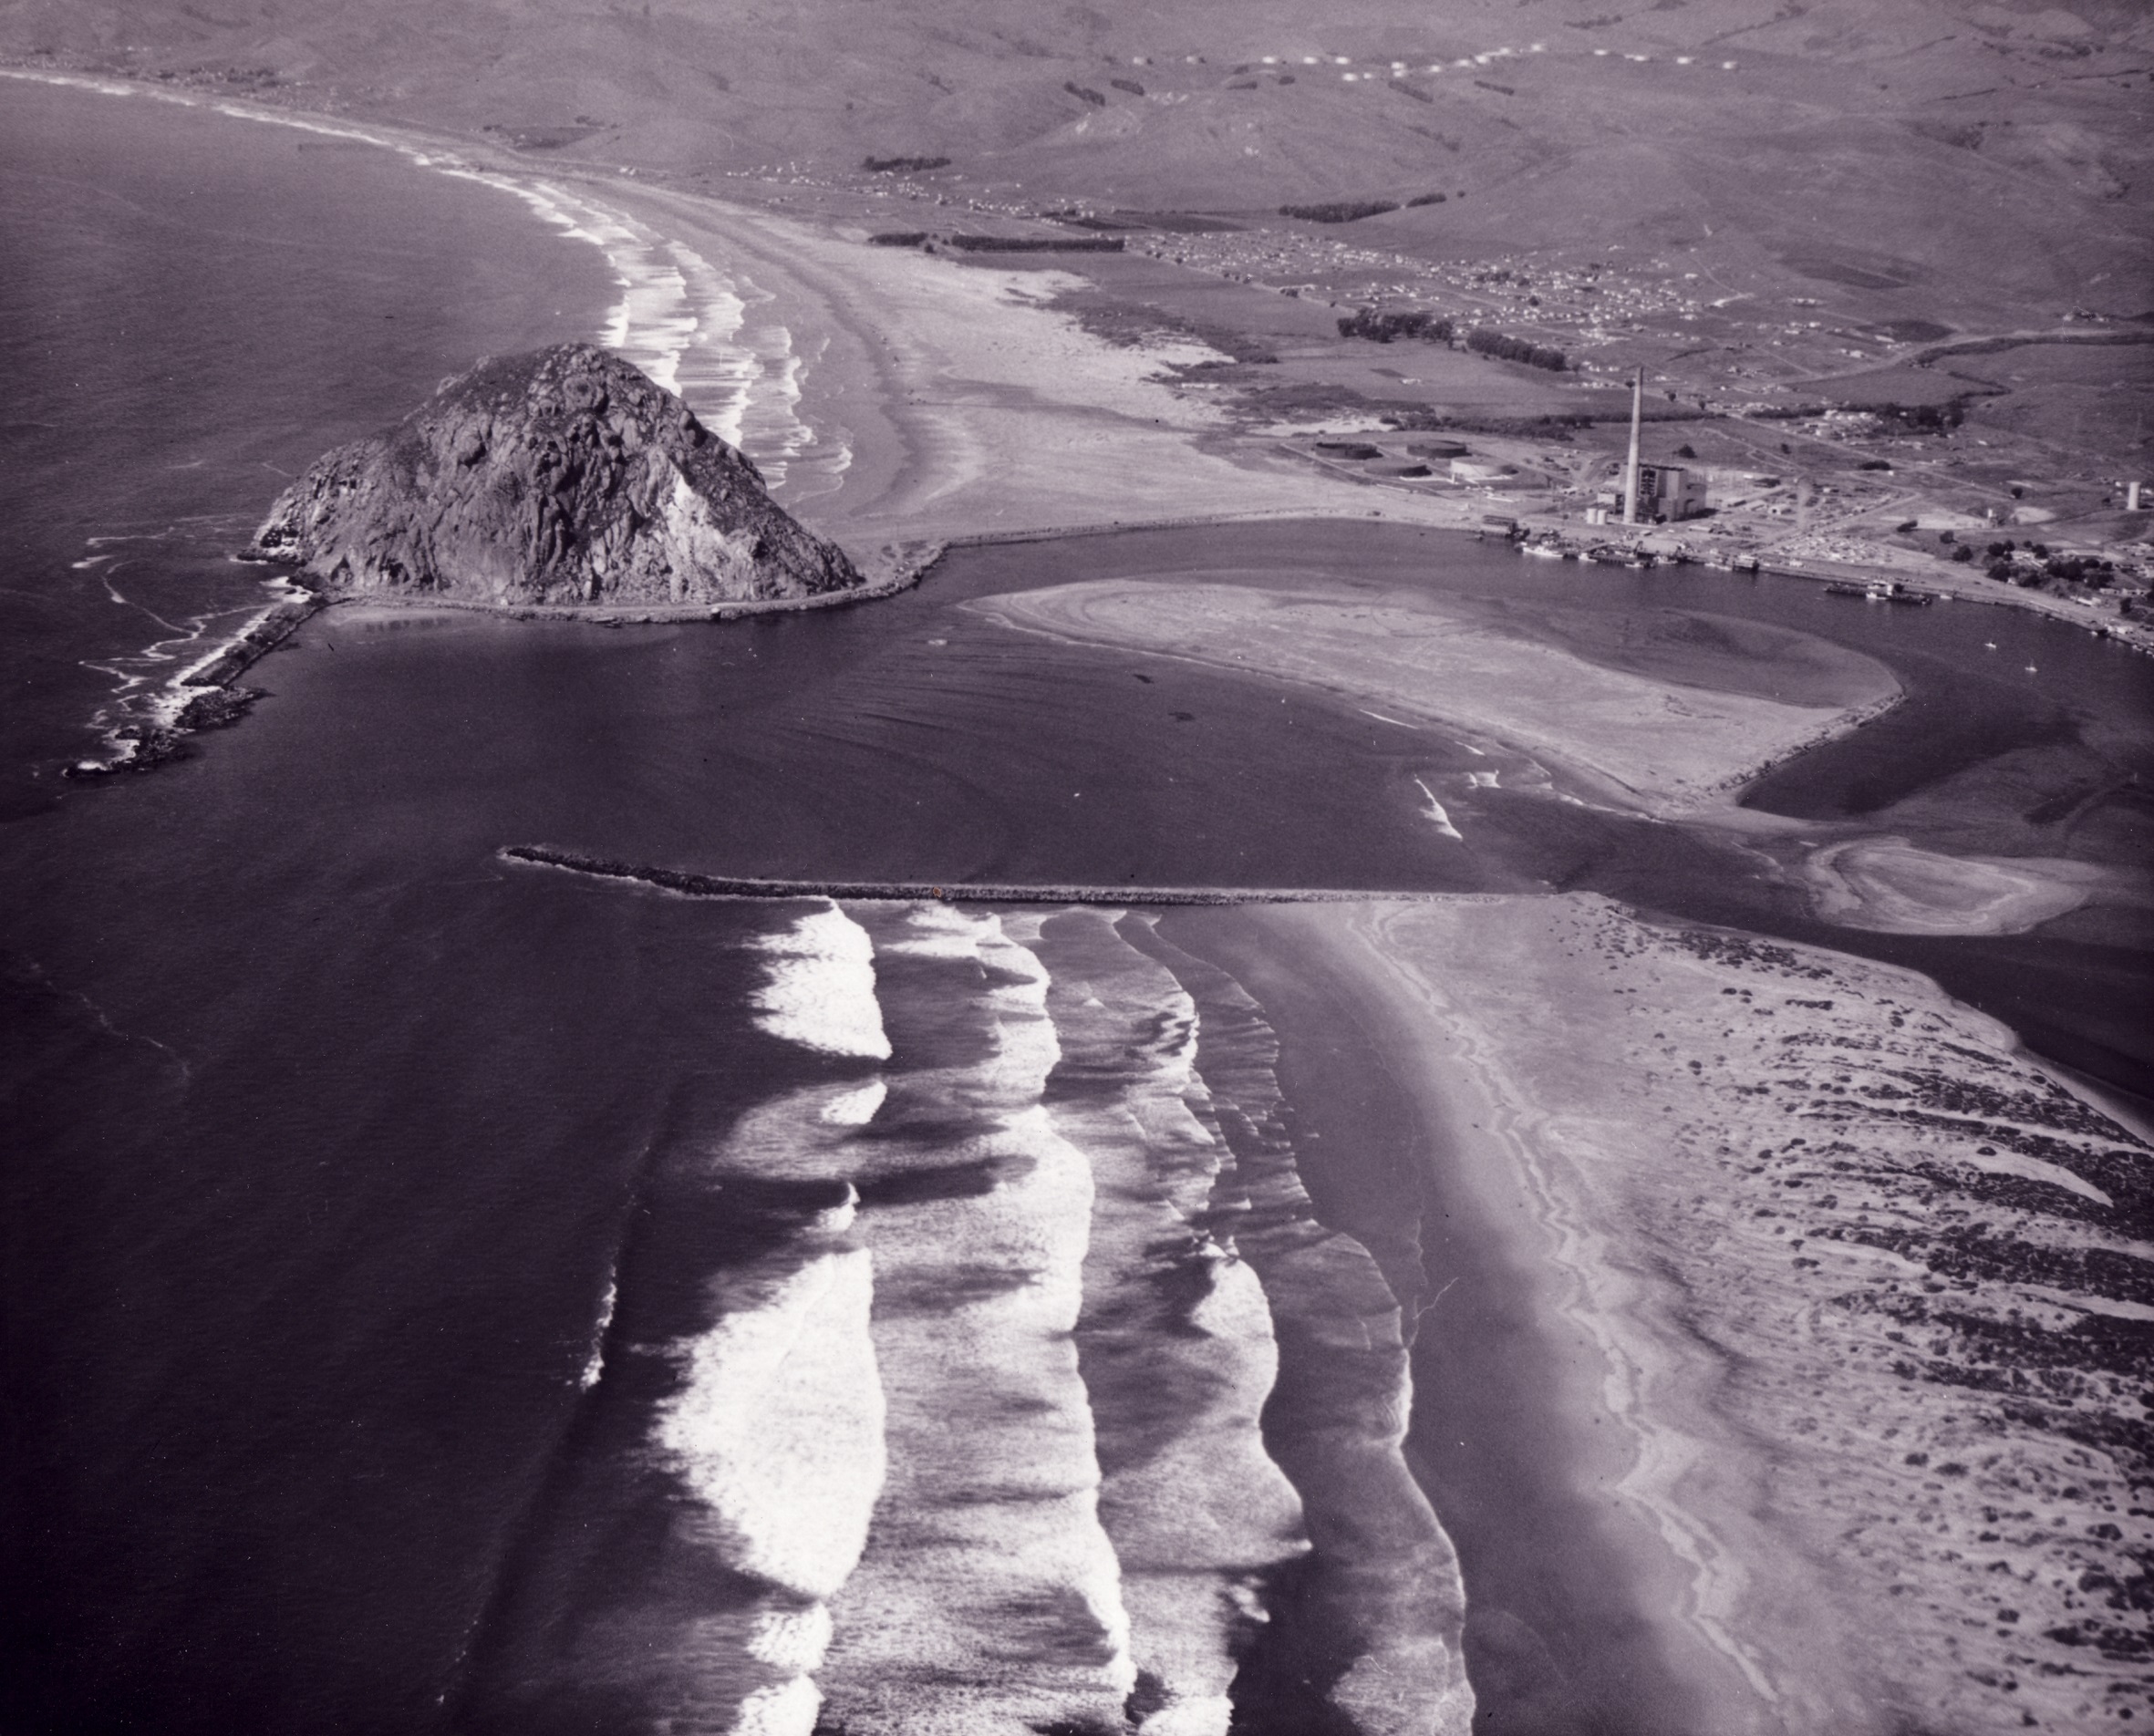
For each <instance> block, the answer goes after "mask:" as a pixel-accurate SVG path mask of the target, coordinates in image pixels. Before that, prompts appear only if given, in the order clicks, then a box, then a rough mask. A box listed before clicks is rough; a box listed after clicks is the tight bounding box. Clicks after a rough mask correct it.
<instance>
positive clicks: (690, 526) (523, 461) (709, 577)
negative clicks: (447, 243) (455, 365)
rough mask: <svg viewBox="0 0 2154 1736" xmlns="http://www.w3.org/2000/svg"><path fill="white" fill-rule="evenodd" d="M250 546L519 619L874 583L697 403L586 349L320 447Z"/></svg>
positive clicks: (356, 586) (488, 366) (493, 369)
mask: <svg viewBox="0 0 2154 1736" xmlns="http://www.w3.org/2000/svg"><path fill="white" fill-rule="evenodd" d="M248 553H250V554H251V555H253V556H254V557H255V558H257V559H261V560H271V561H290V562H294V563H296V564H297V565H298V566H299V567H300V568H301V569H302V570H303V571H305V573H310V574H312V575H313V576H314V577H315V578H316V579H318V580H320V581H322V582H323V583H324V584H327V585H330V586H334V587H337V588H341V589H347V590H356V591H378V592H384V593H392V594H393V593H401V594H424V595H432V596H441V597H453V598H459V599H463V600H468V601H471V602H477V603H494V604H507V605H512V606H513V605H517V604H604V603H613V602H617V603H622V604H665V603H678V604H697V603H719V602H738V601H743V600H751V599H759V598H771V599H775V598H785V597H804V596H813V595H816V594H822V593H824V592H831V591H842V590H846V589H849V588H851V587H853V586H855V585H858V584H862V583H864V581H863V580H862V577H861V575H860V573H859V572H858V570H857V569H855V568H854V565H853V563H852V562H851V561H849V560H847V559H846V558H845V554H844V551H843V550H842V549H839V548H837V547H836V546H835V545H834V544H833V543H830V542H824V541H823V539H822V538H821V537H818V536H816V535H814V534H813V532H809V531H807V530H804V529H803V528H802V527H801V525H800V524H798V523H797V522H794V520H793V519H792V516H791V515H790V514H789V513H787V512H786V511H785V510H784V509H783V508H782V507H781V506H779V505H778V504H777V503H776V502H775V501H772V499H771V497H770V495H769V494H768V493H766V492H765V491H764V489H763V481H762V477H761V474H760V473H759V472H758V471H757V470H756V468H755V466H754V465H753V464H752V463H751V462H750V461H749V460H748V459H747V458H746V457H744V456H743V455H742V454H741V453H740V452H738V451H736V450H735V449H733V448H731V447H730V446H728V445H727V444H726V443H725V442H724V441H723V440H721V439H719V438H718V437H717V436H716V435H714V434H712V433H710V432H709V430H708V429H705V428H704V427H703V426H702V424H701V423H699V421H697V419H696V418H695V414H694V412H693V411H691V410H690V409H689V407H688V406H687V405H686V404H684V403H682V402H681V400H680V399H679V398H676V397H675V396H674V395H673V394H672V393H671V392H668V391H667V390H666V389H665V388H664V387H661V386H659V385H658V384H657V383H656V382H655V381H653V380H652V379H650V378H649V377H647V375H645V374H644V373H642V372H641V371H640V370H639V369H637V368H636V367H632V366H630V365H629V364H628V363H627V362H624V361H622V360H621V359H620V358H619V357H618V356H612V355H609V354H607V353H606V351H605V350H602V349H599V348H597V347H596V346H593V345H590V344H564V345H561V346H556V347H554V348H553V349H544V350H540V351H538V352H536V353H535V354H533V355H528V356H496V357H492V358H490V359H489V360H486V361H483V362H481V363H480V364H479V366H478V367H475V368H473V369H472V370H471V372H470V373H468V374H465V375H463V376H461V377H459V378H456V379H452V380H450V381H448V382H446V383H445V384H444V385H443V386H442V387H441V388H440V390H439V391H438V392H436V393H435V394H434V396H433V397H432V398H430V400H428V402H426V403H425V404H423V405H421V406H420V407H419V408H418V409H416V410H414V411H413V412H412V413H411V414H410V415H409V416H408V417H406V418H404V420H403V421H402V422H400V423H399V424H398V425H397V427H395V428H394V429H390V430H389V431H388V433H387V434H385V435H382V436H380V437H379V438H378V439H367V440H357V441H354V442H353V443H352V444H351V445H348V446H340V447H338V448H337V449H336V450H334V451H332V452H328V453H326V454H325V455H324V456H323V457H322V458H320V459H319V460H316V463H315V465H314V467H313V468H312V469H311V470H308V471H307V472H306V474H305V476H303V477H301V478H300V479H299V480H298V481H296V482H295V483H294V484H293V485H292V486H291V487H290V488H288V489H286V490H285V491H284V493H283V494H281V495H280V496H278V497H277V501H276V504H275V505H274V507H273V508H272V509H271V510H270V514H269V519H268V521H267V522H265V523H264V525H263V526H262V528H261V530H259V531H258V532H255V535H254V543H253V545H252V546H251V547H250V549H249V550H248Z"/></svg>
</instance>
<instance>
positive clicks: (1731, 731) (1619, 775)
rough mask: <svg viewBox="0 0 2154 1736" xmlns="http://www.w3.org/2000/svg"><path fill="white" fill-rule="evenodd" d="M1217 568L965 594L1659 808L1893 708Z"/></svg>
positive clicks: (1035, 626)
mask: <svg viewBox="0 0 2154 1736" xmlns="http://www.w3.org/2000/svg"><path fill="white" fill-rule="evenodd" d="M1241 577H1242V575H1237V574H1234V573H1225V572H1222V573H1178V574H1175V576H1174V582H1173V583H1172V584H1163V583H1159V582H1155V581H1148V580H1146V579H1144V578H1142V577H1134V578H1114V579H1100V580H1090V581H1085V582H1082V583H1079V584H1064V585H1055V586H1051V587H1049V588H1047V589H1043V590H1037V591H1026V592H1020V593H1014V594H1005V595H1001V596H996V597H987V598H981V599H979V600H977V601H975V602H973V603H971V604H968V605H967V606H968V607H969V608H971V609H973V610H975V611H977V612H979V613H980V614H983V615H987V616H988V617H989V619H991V620H994V621H997V622H999V623H1000V624H1001V625H1005V626H1009V627H1013V628H1018V629H1020V630H1024V631H1029V632H1033V633H1040V634H1043V635H1048V636H1050V637H1052V638H1055V639H1059V640H1061V641H1063V642H1064V643H1070V644H1089V645H1100V646H1116V647H1119V648H1122V649H1124V650H1137V651H1146V652H1152V653H1155V654H1158V655H1162V656H1177V657H1183V658H1186V659H1188V660H1190V661H1193V662H1198V663H1203V664H1206V665H1208V666H1213V667H1217V668H1225V669H1229V670H1238V671H1240V672H1242V673H1245V674H1250V675H1260V676H1266V677H1272V678H1275V679H1280V680H1286V681H1291V682H1293V683H1295V684H1297V685H1299V686H1302V687H1314V688H1318V689H1320V690H1326V691H1330V692H1332V693H1335V694H1341V695H1344V696H1347V697H1351V700H1352V701H1353V702H1354V703H1356V704H1358V705H1363V706H1375V707H1382V708H1384V709H1385V710H1386V711H1387V712H1396V713H1403V714H1404V716H1405V717H1406V718H1413V719H1415V720H1418V721H1424V722H1435V723H1443V724H1448V725H1451V726H1454V727H1455V728H1460V729H1462V730H1465V731H1466V732H1467V733H1468V734H1469V735H1471V734H1479V735H1481V736H1484V737H1486V738H1487V739H1493V740H1496V741H1500V742H1502V743H1504V744H1506V745H1507V746H1510V747H1513V748H1517V749H1521V750H1523V751H1525V752H1527V753H1528V754H1531V755H1535V756H1537V757H1543V758H1545V759H1547V760H1548V761H1550V762H1552V763H1551V766H1550V769H1551V770H1561V771H1566V772H1569V774H1570V775H1571V776H1572V777H1573V778H1574V779H1576V780H1579V782H1581V783H1583V784H1584V785H1586V786H1587V787H1588V788H1589V789H1590V791H1591V793H1592V794H1593V795H1594V796H1595V797H1597V798H1598V799H1599V800H1600V801H1604V802H1610V803H1613V804H1615V805H1618V806H1621V807H1622V808H1625V809H1628V810H1631V811H1637V812H1643V813H1650V814H1660V815H1673V814H1680V813H1685V812H1689V811H1694V810H1697V809H1699V808H1702V807H1704V806H1705V805H1707V804H1710V803H1714V802H1715V801H1718V800H1719V799H1721V798H1724V797H1725V796H1726V795H1727V794H1728V793H1729V792H1730V791H1731V790H1735V789H1736V788H1737V787H1739V786H1740V785H1742V784H1744V783H1745V782H1747V781H1749V780H1752V779H1754V778H1755V777H1757V776H1758V775H1759V774H1760V773H1761V772H1763V771H1764V770H1766V768H1767V767H1769V766H1771V765H1774V764H1776V763H1778V762H1779V761H1780V760H1782V759H1786V758H1788V757H1790V756H1791V755H1793V754H1796V753H1798V752H1800V751H1802V750H1803V749H1806V748H1807V747H1810V746H1813V745H1815V744H1816V743H1817V742H1819V741H1822V740H1825V739H1828V738H1829V737H1831V736H1834V735H1837V734H1839V733H1841V732H1843V731H1845V730H1847V729H1849V728H1855V727H1856V726H1857V725H1858V724H1859V723H1860V722H1862V721H1863V720H1864V719H1865V718H1869V717H1873V716H1875V715H1877V713H1878V712H1879V711H1880V710H1882V709H1883V708H1886V707H1888V706H1890V704H1892V703H1893V702H1894V701H1896V699H1897V698H1898V697H1899V691H1900V690H1899V687H1898V685H1897V684H1896V683H1893V682H1891V680H1890V677H1889V676H1887V675H1885V674H1884V672H1883V671H1882V670H1881V669H1880V670H1879V671H1878V675H1879V677H1880V680H1879V683H1878V685H1877V687H1874V688H1873V689H1872V690H1871V691H1870V692H1869V694H1868V695H1867V696H1866V697H1865V698H1864V700H1863V701H1862V702H1861V703H1859V704H1852V705H1822V706H1817V705H1790V704H1787V703H1785V702H1783V701H1780V700H1776V699H1770V698H1766V697H1763V696H1760V695H1756V694H1747V693H1731V692H1724V691H1719V690H1715V689H1713V688H1709V687H1696V686H1683V685H1678V684H1676V683H1673V682H1671V681H1666V680H1658V679H1653V678H1650V677H1644V676H1640V675H1634V674H1631V673H1630V672H1628V671H1626V670H1622V669H1617V668H1610V667H1608V666H1605V665H1604V664H1601V663H1596V662H1589V661H1587V660H1586V659H1584V658H1582V657H1580V656H1577V655H1575V654H1574V653H1572V652H1570V651H1569V650H1566V649H1564V648H1562V647H1560V646H1552V645H1548V644H1545V643H1542V642H1540V641H1539V640H1538V639H1537V638H1533V637H1528V636H1527V635H1526V634H1525V633H1523V632H1520V631H1517V630H1516V629H1513V628H1509V627H1506V626H1503V625H1494V624H1491V623H1488V622H1486V621H1476V620H1474V619H1472V618H1470V617H1468V616H1467V615H1465V614H1463V613H1460V612H1457V611H1454V610H1450V609H1446V608H1445V607H1444V606H1443V605H1442V604H1438V603H1437V602H1434V601H1433V600H1431V599H1430V598H1428V597H1427V596H1425V595H1424V594H1405V593H1394V594H1388V595H1385V596H1382V597H1381V598H1371V597H1369V596H1367V595H1362V594H1349V593H1344V592H1341V591H1340V590H1338V589H1336V588H1331V587H1327V586H1325V585H1324V584H1323V583H1322V581H1321V578H1320V575H1316V574H1311V575H1310V584H1308V585H1307V586H1305V587H1303V588H1302V589H1300V590H1298V591H1295V592H1292V593H1286V594H1282V593H1281V592H1279V591H1278V590H1276V589H1261V590H1260V589H1258V588H1256V587H1255V585H1254V584H1249V583H1246V582H1240V581H1241Z"/></svg>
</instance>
